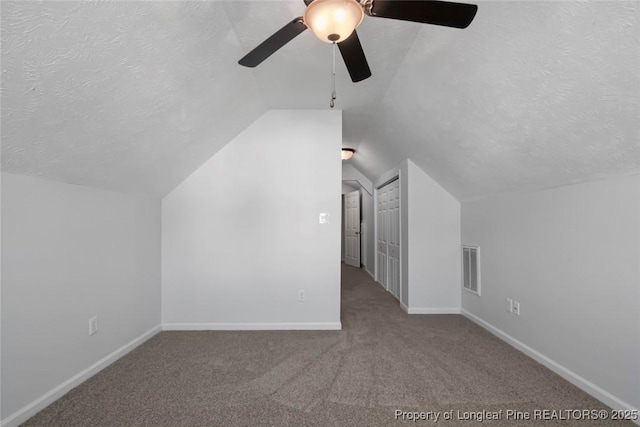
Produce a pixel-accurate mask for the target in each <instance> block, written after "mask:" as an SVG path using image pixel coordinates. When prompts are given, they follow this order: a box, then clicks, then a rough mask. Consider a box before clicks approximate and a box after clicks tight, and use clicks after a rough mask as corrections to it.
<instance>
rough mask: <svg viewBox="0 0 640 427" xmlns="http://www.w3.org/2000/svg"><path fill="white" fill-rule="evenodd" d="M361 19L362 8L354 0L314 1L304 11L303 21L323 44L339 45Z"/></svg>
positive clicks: (362, 14)
mask: <svg viewBox="0 0 640 427" xmlns="http://www.w3.org/2000/svg"><path fill="white" fill-rule="evenodd" d="M363 17H364V12H363V10H362V6H360V3H358V2H357V1H356V0H315V1H314V2H313V3H311V4H310V5H309V6H307V8H306V9H305V11H304V16H303V19H304V23H305V25H306V26H307V27H309V28H310V29H311V31H313V33H314V34H315V35H316V37H318V38H319V39H320V40H322V41H323V42H326V43H334V42H335V43H340V42H341V41H343V40H345V39H346V38H347V37H349V36H350V35H351V33H353V30H355V29H356V28H357V27H358V25H360V23H361V22H362V18H363ZM336 35H337V36H338V38H337V39H336Z"/></svg>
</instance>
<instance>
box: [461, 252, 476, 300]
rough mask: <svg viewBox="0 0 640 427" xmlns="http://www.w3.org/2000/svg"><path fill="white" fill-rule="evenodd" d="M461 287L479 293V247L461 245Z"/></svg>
mask: <svg viewBox="0 0 640 427" xmlns="http://www.w3.org/2000/svg"><path fill="white" fill-rule="evenodd" d="M462 287H463V288H464V289H466V290H468V291H469V292H473V293H474V294H476V295H480V248H479V247H478V246H462Z"/></svg>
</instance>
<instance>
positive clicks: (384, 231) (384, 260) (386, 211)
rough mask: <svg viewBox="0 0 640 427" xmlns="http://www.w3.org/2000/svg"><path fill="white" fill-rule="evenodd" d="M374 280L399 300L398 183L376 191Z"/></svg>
mask: <svg viewBox="0 0 640 427" xmlns="http://www.w3.org/2000/svg"><path fill="white" fill-rule="evenodd" d="M377 199H378V201H377V206H376V214H377V234H378V241H377V263H376V278H377V280H378V282H380V283H381V284H382V285H383V286H384V287H385V289H387V290H388V291H389V292H390V293H391V294H392V295H393V296H394V297H396V298H398V299H400V181H399V180H395V181H393V182H390V183H389V184H387V185H385V186H384V187H381V188H379V189H378V190H377Z"/></svg>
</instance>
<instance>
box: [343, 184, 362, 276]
mask: <svg viewBox="0 0 640 427" xmlns="http://www.w3.org/2000/svg"><path fill="white" fill-rule="evenodd" d="M344 262H345V263H346V264H348V265H351V266H353V267H358V268H360V191H358V190H356V191H352V192H351V193H347V194H345V196H344Z"/></svg>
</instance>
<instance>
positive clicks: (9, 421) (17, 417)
mask: <svg viewBox="0 0 640 427" xmlns="http://www.w3.org/2000/svg"><path fill="white" fill-rule="evenodd" d="M160 330H161V329H160V326H156V327H154V328H151V329H149V330H148V331H147V332H145V333H144V334H142V335H140V336H139V337H138V338H135V339H133V340H132V341H130V342H128V343H127V344H125V345H123V346H122V347H120V348H119V349H117V350H116V351H114V352H113V353H111V354H109V355H107V356H105V357H103V358H102V359H100V360H98V361H97V362H96V363H94V364H93V365H91V366H89V367H88V368H87V369H85V370H83V371H81V372H79V373H78V374H76V375H74V376H73V377H71V378H69V379H68V380H66V381H65V382H63V383H62V384H60V385H59V386H57V387H55V388H53V389H52V390H50V391H48V392H47V393H45V394H43V395H42V396H40V397H39V398H37V399H36V400H34V401H33V402H31V403H29V404H28V405H26V406H25V407H23V408H22V409H19V410H18V411H16V412H14V413H13V414H11V415H9V416H8V417H7V418H5V419H3V420H2V422H1V423H0V425H2V427H14V426H18V425H20V424H22V423H23V422H25V421H26V420H28V419H29V418H31V417H33V416H34V415H35V414H37V413H38V412H40V411H41V410H43V409H44V408H46V407H47V406H49V405H50V404H51V403H53V402H55V401H56V400H58V399H59V398H61V397H62V396H64V395H65V394H66V393H68V392H69V390H71V389H72V388H74V387H77V386H78V385H80V384H81V383H83V382H84V381H86V380H88V379H89V378H91V377H92V376H94V375H95V374H97V373H98V372H100V371H101V370H103V369H104V368H106V367H107V366H109V365H111V364H112V363H113V362H115V361H116V360H118V359H120V358H121V357H122V356H124V355H125V354H127V353H129V352H130V351H131V350H133V349H134V348H136V347H138V346H139V345H140V344H142V343H144V342H145V341H147V340H148V339H149V338H151V337H153V336H154V335H155V334H157V333H158V332H160Z"/></svg>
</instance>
